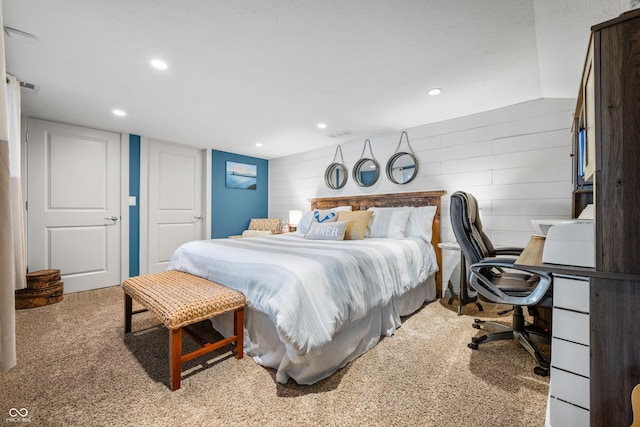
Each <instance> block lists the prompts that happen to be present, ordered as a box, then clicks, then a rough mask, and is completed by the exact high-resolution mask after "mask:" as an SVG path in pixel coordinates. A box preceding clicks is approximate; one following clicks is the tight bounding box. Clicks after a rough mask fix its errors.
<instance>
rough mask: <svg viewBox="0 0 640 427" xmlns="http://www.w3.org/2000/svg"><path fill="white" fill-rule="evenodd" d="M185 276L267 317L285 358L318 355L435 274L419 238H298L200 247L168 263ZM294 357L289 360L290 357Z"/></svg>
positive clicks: (428, 249) (193, 245) (431, 255)
mask: <svg viewBox="0 0 640 427" xmlns="http://www.w3.org/2000/svg"><path fill="white" fill-rule="evenodd" d="M169 269H170V270H180V271H185V272H188V273H191V274H194V275H197V276H201V277H205V278H207V279H209V280H212V281H214V282H218V283H221V284H223V285H225V286H227V287H230V288H233V289H236V290H238V291H240V292H242V293H243V294H244V295H245V296H246V298H247V304H248V305H249V306H250V307H252V308H254V309H256V310H259V311H261V312H263V313H265V314H267V315H268V316H269V317H270V318H271V319H272V321H273V322H274V324H275V326H276V329H277V332H278V335H279V337H280V339H281V341H283V342H284V343H285V344H287V347H288V353H289V357H292V359H294V358H295V356H296V355H297V356H304V355H316V354H321V353H322V352H323V350H324V348H325V347H326V346H327V345H328V344H329V343H330V342H331V339H332V337H333V335H334V334H335V333H336V332H337V331H339V330H340V329H341V328H342V327H343V326H344V325H346V324H347V323H348V322H350V321H353V320H356V319H359V318H362V317H364V316H365V314H366V313H367V311H368V310H369V309H371V308H373V307H378V306H385V305H387V304H388V303H389V302H390V301H391V300H392V298H394V297H398V296H401V295H403V294H404V293H405V292H407V291H409V290H411V289H413V288H414V287H416V286H417V285H418V284H420V283H422V282H424V281H425V280H426V279H427V277H429V276H430V275H432V274H433V273H435V272H436V271H437V270H438V267H437V263H436V257H435V252H434V250H433V247H432V245H431V243H430V242H426V241H424V240H422V239H418V238H406V239H403V240H396V239H382V238H380V239H364V240H344V241H319V240H307V239H305V238H304V237H303V236H302V235H301V234H299V233H290V234H283V235H272V236H265V237H252V238H244V239H216V240H200V241H193V242H189V243H186V244H184V245H183V246H181V247H180V248H178V249H177V250H176V251H175V253H174V254H173V255H172V257H171V261H170V263H169ZM291 352H293V353H294V354H291Z"/></svg>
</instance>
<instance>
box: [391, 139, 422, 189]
mask: <svg viewBox="0 0 640 427" xmlns="http://www.w3.org/2000/svg"><path fill="white" fill-rule="evenodd" d="M403 136H404V137H406V139H407V146H408V147H409V152H405V151H399V149H400V144H402V137H403ZM417 175H418V159H416V156H415V155H414V154H413V150H412V149H411V144H409V136H408V135H407V131H402V133H401V134H400V141H399V142H398V146H397V147H396V151H395V153H393V155H392V156H391V158H390V159H389V161H388V162H387V178H389V181H391V182H393V183H394V184H408V183H409V182H411V181H413V179H414V178H415V177H416V176H417Z"/></svg>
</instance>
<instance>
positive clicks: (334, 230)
mask: <svg viewBox="0 0 640 427" xmlns="http://www.w3.org/2000/svg"><path fill="white" fill-rule="evenodd" d="M348 223H349V221H338V222H335V221H334V222H312V223H311V226H310V227H309V231H307V234H305V235H304V237H305V239H311V240H343V239H344V233H345V231H346V229H347V224H348Z"/></svg>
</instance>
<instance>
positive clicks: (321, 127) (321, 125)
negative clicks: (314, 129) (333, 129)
mask: <svg viewBox="0 0 640 427" xmlns="http://www.w3.org/2000/svg"><path fill="white" fill-rule="evenodd" d="M326 127H327V124H326V123H318V129H324V128H326Z"/></svg>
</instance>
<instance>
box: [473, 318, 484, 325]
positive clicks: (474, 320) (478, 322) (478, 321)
mask: <svg viewBox="0 0 640 427" xmlns="http://www.w3.org/2000/svg"><path fill="white" fill-rule="evenodd" d="M484 322H485V321H484V320H481V319H473V323H475V324H477V325H481V324H483V323H484Z"/></svg>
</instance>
